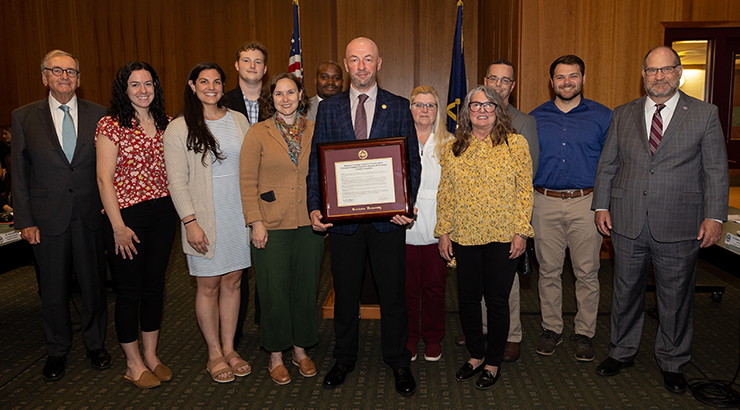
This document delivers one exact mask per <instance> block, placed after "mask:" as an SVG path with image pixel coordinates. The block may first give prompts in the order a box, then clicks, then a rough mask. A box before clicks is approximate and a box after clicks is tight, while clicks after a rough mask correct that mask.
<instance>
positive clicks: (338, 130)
mask: <svg viewBox="0 0 740 410" xmlns="http://www.w3.org/2000/svg"><path fill="white" fill-rule="evenodd" d="M409 107H410V103H409V100H407V99H406V98H403V97H399V96H397V95H395V94H391V93H389V92H388V91H385V90H383V89H381V88H378V98H377V101H376V103H375V115H374V117H373V125H372V128H371V129H370V136H369V138H390V137H401V136H407V137H408V141H407V144H406V147H407V150H408V167H409V180H410V188H411V192H409V195H411V203H412V204H414V203H416V191H417V190H418V189H419V179H420V177H421V160H420V158H419V141H418V140H417V139H416V128H415V127H414V119H413V117H412V116H411V109H410V108H409ZM340 141H355V131H354V127H353V124H352V114H351V112H350V103H349V90H347V91H344V92H342V93H340V94H338V95H336V96H334V97H332V98H329V99H326V100H324V101H322V102H321V104H319V110H318V112H317V113H316V130H315V131H314V134H313V144H312V147H311V158H310V162H309V168H308V176H307V177H306V187H307V188H308V198H307V204H308V213H309V214H310V213H311V212H312V211H315V210H321V211H322V214H323V210H322V209H321V191H320V190H319V163H318V156H317V149H316V144H321V143H325V142H340ZM373 225H374V226H375V229H377V230H378V232H381V233H385V232H390V231H393V230H396V229H404V228H405V226H399V225H396V224H394V223H391V222H373ZM356 229H357V224H356V223H341V222H339V223H335V224H334V227H332V228H329V232H333V233H341V234H345V235H351V234H352V233H354V232H355V230H356Z"/></svg>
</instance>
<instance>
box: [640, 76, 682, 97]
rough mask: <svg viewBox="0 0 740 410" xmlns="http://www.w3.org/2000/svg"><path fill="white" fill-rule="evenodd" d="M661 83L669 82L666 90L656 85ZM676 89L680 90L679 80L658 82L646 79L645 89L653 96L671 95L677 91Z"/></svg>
mask: <svg viewBox="0 0 740 410" xmlns="http://www.w3.org/2000/svg"><path fill="white" fill-rule="evenodd" d="M659 84H667V85H668V87H666V88H665V90H664V91H661V90H660V89H658V88H656V85H659ZM676 90H678V81H675V82H671V81H669V80H662V81H660V82H658V81H655V80H653V81H652V82H648V80H645V91H647V93H648V95H649V96H651V97H658V98H665V97H670V96H672V95H673V94H675V93H676Z"/></svg>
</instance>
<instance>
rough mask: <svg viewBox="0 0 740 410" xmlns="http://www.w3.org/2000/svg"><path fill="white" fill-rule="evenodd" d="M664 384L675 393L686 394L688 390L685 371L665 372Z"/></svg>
mask: <svg viewBox="0 0 740 410" xmlns="http://www.w3.org/2000/svg"><path fill="white" fill-rule="evenodd" d="M663 386H665V388H666V389H668V390H670V391H672V392H674V393H678V394H684V393H685V392H686V379H685V378H684V377H683V373H674V372H663Z"/></svg>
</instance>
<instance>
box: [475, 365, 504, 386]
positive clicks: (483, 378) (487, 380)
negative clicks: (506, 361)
mask: <svg viewBox="0 0 740 410" xmlns="http://www.w3.org/2000/svg"><path fill="white" fill-rule="evenodd" d="M499 377H501V368H500V367H499V368H498V372H496V375H495V376H494V375H493V372H492V371H490V370H483V373H481V374H480V377H478V381H476V382H475V388H476V389H480V390H486V389H490V388H491V387H493V385H494V384H496V382H497V381H498V378H499Z"/></svg>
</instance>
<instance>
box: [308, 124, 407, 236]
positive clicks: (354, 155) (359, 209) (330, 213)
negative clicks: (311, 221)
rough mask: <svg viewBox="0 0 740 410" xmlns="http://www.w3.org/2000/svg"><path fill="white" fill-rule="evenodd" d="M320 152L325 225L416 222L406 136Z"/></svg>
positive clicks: (333, 146) (337, 145) (325, 148)
mask: <svg viewBox="0 0 740 410" xmlns="http://www.w3.org/2000/svg"><path fill="white" fill-rule="evenodd" d="M317 147H318V150H319V151H318V158H319V170H320V172H321V173H320V176H321V179H322V181H321V182H322V183H321V199H322V200H323V215H324V219H323V220H324V221H325V222H332V223H333V222H338V221H353V220H360V219H377V218H384V219H390V218H391V217H393V215H397V214H401V215H406V216H409V217H413V209H412V208H411V198H410V197H409V175H408V164H407V162H406V158H407V156H406V149H407V146H406V137H393V138H378V139H367V140H359V141H349V142H334V143H326V144H318V145H317Z"/></svg>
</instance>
